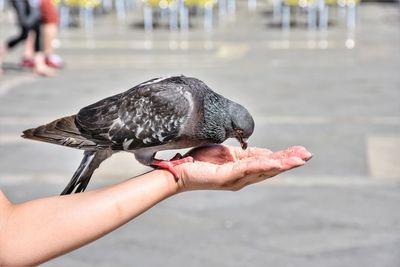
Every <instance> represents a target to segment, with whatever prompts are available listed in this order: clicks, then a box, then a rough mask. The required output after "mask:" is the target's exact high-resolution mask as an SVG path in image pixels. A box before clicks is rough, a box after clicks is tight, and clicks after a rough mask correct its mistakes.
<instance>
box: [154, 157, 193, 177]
mask: <svg viewBox="0 0 400 267" xmlns="http://www.w3.org/2000/svg"><path fill="white" fill-rule="evenodd" d="M188 162H194V159H193V158H192V157H191V156H186V157H182V155H181V154H179V153H178V154H176V155H175V156H174V157H173V158H172V159H171V160H159V159H154V160H153V162H152V163H151V166H152V167H155V168H159V169H164V170H167V171H169V172H170V173H172V175H173V176H174V177H175V180H176V181H178V180H179V174H178V172H177V171H176V170H175V168H174V167H175V166H177V165H180V164H183V163H188Z"/></svg>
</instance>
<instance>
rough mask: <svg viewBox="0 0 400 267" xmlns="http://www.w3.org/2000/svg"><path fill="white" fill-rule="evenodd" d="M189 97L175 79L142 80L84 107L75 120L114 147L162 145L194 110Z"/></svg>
mask: <svg viewBox="0 0 400 267" xmlns="http://www.w3.org/2000/svg"><path fill="white" fill-rule="evenodd" d="M190 97H191V96H190V93H189V91H188V90H187V89H186V88H185V84H180V83H177V82H176V80H172V81H168V79H167V80H160V82H156V83H153V82H147V83H142V84H140V85H138V86H136V87H134V88H132V89H130V90H128V91H126V92H124V93H122V94H119V95H115V96H112V97H109V98H106V99H103V100H101V101H99V102H97V103H95V104H93V105H90V106H88V107H85V108H83V109H81V110H80V111H79V113H78V114H77V116H76V123H77V125H78V127H79V129H80V130H81V132H82V133H83V134H84V135H86V136H87V137H88V138H90V139H91V140H96V141H97V142H98V143H101V144H102V145H106V146H110V147H111V148H113V149H124V150H133V149H138V148H144V147H151V146H157V145H162V144H166V143H168V142H171V141H172V140H174V139H176V138H177V137H178V135H179V132H180V131H181V128H182V127H183V126H184V124H185V122H186V121H187V119H188V116H189V113H190V110H191V101H189V100H188V99H189V98H190Z"/></svg>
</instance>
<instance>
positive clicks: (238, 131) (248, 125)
mask: <svg viewBox="0 0 400 267" xmlns="http://www.w3.org/2000/svg"><path fill="white" fill-rule="evenodd" d="M229 114H230V118H231V125H230V126H231V128H230V129H229V130H230V134H229V136H230V137H233V138H236V139H237V140H238V141H239V143H240V146H241V147H242V149H243V150H245V149H246V148H247V139H248V138H249V137H250V136H251V135H252V133H253V131H254V120H253V117H252V116H251V115H250V113H249V112H248V111H247V109H246V108H244V107H243V106H241V105H239V104H237V103H234V102H231V105H230V107H229Z"/></svg>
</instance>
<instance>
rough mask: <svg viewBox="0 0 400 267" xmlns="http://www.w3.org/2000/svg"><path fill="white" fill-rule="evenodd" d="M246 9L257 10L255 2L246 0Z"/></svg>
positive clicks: (255, 0)
mask: <svg viewBox="0 0 400 267" xmlns="http://www.w3.org/2000/svg"><path fill="white" fill-rule="evenodd" d="M247 8H248V9H249V10H251V11H254V10H256V9H257V0H247Z"/></svg>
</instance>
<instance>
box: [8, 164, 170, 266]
mask: <svg viewBox="0 0 400 267" xmlns="http://www.w3.org/2000/svg"><path fill="white" fill-rule="evenodd" d="M176 192H177V187H176V183H175V181H174V178H173V177H172V175H171V174H170V173H168V172H166V171H162V170H156V171H152V172H149V173H147V174H145V175H142V176H140V177H137V178H135V179H130V180H128V181H125V182H123V183H120V184H117V185H113V186H110V187H107V188H103V189H98V190H93V191H89V192H85V193H80V194H74V195H67V196H59V197H50V198H44V199H38V200H34V201H29V202H26V203H24V204H21V205H15V206H13V207H12V208H11V212H10V215H9V217H8V220H7V221H6V223H5V225H3V227H2V229H0V230H1V235H0V248H1V249H0V265H2V264H6V265H27V264H37V263H40V262H43V261H46V260H49V259H51V258H54V257H56V256H58V255H62V254H64V253H66V252H69V251H71V250H73V249H76V248H78V247H81V246H83V245H85V244H87V243H89V242H91V241H93V240H96V239H98V238H100V237H102V236H103V235H105V234H107V233H109V232H110V231H112V230H114V229H116V228H118V227H119V226H121V225H122V224H124V223H126V222H128V221H129V220H131V219H132V218H134V217H136V216H138V215H140V214H141V213H142V212H144V211H146V210H148V209H149V208H151V207H152V206H154V205H155V204H157V203H158V202H160V201H161V200H163V199H165V198H167V197H169V196H171V195H173V194H175V193H176ZM6 240H7V241H6Z"/></svg>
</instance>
